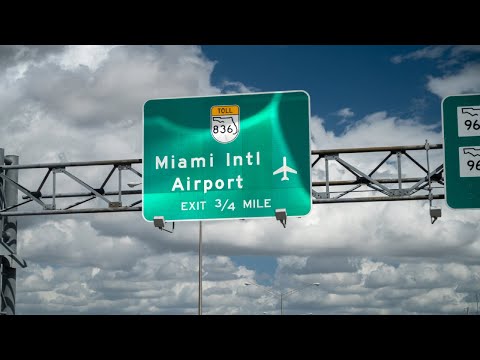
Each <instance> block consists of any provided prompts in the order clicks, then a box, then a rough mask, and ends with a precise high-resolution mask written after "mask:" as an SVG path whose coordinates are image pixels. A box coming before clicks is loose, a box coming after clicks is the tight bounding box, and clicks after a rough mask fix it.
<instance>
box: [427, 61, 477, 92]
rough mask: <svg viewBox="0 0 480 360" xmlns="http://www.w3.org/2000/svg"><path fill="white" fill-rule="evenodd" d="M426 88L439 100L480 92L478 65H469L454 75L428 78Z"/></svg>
mask: <svg viewBox="0 0 480 360" xmlns="http://www.w3.org/2000/svg"><path fill="white" fill-rule="evenodd" d="M427 88H428V90H430V91H431V92H432V93H434V94H435V95H437V96H439V97H440V98H444V97H446V96H449V95H458V94H469V93H478V92H479V91H480V63H470V64H467V65H465V67H464V68H463V69H461V70H460V71H458V72H457V73H454V74H449V75H444V76H439V77H434V76H429V77H428V83H427Z"/></svg>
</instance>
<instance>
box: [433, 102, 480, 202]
mask: <svg viewBox="0 0 480 360" xmlns="http://www.w3.org/2000/svg"><path fill="white" fill-rule="evenodd" d="M442 121H443V140H444V141H443V148H444V155H445V156H444V158H445V162H444V173H445V200H446V202H447V205H448V206H449V207H451V208H452V209H478V208H480V94H478V95H457V96H448V97H446V98H445V99H443V102H442Z"/></svg>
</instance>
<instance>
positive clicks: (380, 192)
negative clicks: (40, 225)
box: [0, 143, 444, 217]
mask: <svg viewBox="0 0 480 360" xmlns="http://www.w3.org/2000/svg"><path fill="white" fill-rule="evenodd" d="M439 149H442V144H434V145H429V144H428V143H426V144H425V145H416V146H390V147H370V148H347V149H331V150H313V151H312V152H311V154H312V155H314V156H315V155H316V156H317V158H316V159H315V160H314V161H313V163H312V168H314V167H315V166H318V165H317V164H319V163H320V160H321V159H324V161H325V171H324V175H325V177H324V179H314V181H313V182H312V195H313V199H312V203H313V204H331V203H347V202H348V203H350V202H374V201H402V200H430V201H431V199H443V198H444V195H443V193H437V194H435V195H434V194H432V187H431V184H432V183H434V184H435V185H436V186H435V188H436V190H437V192H439V191H438V190H439V189H441V190H443V185H444V183H443V164H442V165H439V166H438V167H437V168H435V169H434V170H433V171H430V172H428V170H427V169H426V168H425V167H424V166H423V165H422V164H421V161H418V159H415V158H414V157H413V156H411V154H409V152H416V153H417V154H418V153H419V152H421V151H425V152H426V157H428V156H429V151H428V150H430V151H432V150H439ZM361 153H379V154H380V155H381V157H380V159H379V162H378V164H377V165H376V166H375V167H374V168H373V169H372V170H365V169H360V168H359V167H358V165H353V164H351V163H349V162H347V161H346V160H345V159H344V158H343V157H342V156H343V155H345V154H361ZM392 157H394V158H396V164H397V170H398V171H397V174H396V177H391V178H385V177H382V178H376V177H375V173H376V172H377V171H378V169H380V168H381V166H382V165H383V164H385V163H386V162H387V161H388V160H389V159H390V158H392ZM402 158H405V159H406V160H407V161H410V162H411V163H413V164H414V165H415V166H416V167H417V168H418V169H420V170H421V171H422V172H424V173H425V176H424V177H411V176H410V177H408V176H406V175H405V174H402ZM141 162H142V160H141V159H126V160H113V161H109V160H107V161H85V162H63V163H47V164H27V165H12V164H10V163H7V164H6V165H2V164H0V178H1V179H2V180H4V181H6V182H8V183H10V184H12V185H13V186H15V187H16V188H17V189H18V190H20V191H21V192H23V193H24V194H25V195H24V196H23V199H24V200H25V201H23V202H21V203H19V204H16V205H13V206H9V207H7V206H6V205H5V203H4V202H2V201H0V217H1V216H29V215H56V214H82V213H100V212H104V213H105V212H108V213H112V212H125V211H141V210H142V207H141V200H136V201H134V202H132V203H131V204H128V205H126V204H124V203H123V202H122V196H131V195H137V196H138V195H140V194H141V193H142V191H141V190H128V189H122V171H124V170H129V171H131V172H132V173H133V174H135V175H136V176H138V177H140V178H141V177H142V174H141V173H140V172H139V171H138V170H136V169H134V168H133V167H132V165H134V164H141ZM334 162H336V163H337V164H339V165H340V166H342V167H343V168H344V169H346V170H347V171H348V172H349V173H351V174H352V175H353V177H354V179H352V180H345V179H332V178H331V176H330V173H331V171H329V168H330V166H331V164H332V163H334ZM94 166H95V167H102V166H103V167H105V166H110V167H111V169H110V171H109V173H108V175H107V176H106V178H105V179H103V181H101V185H100V186H99V187H95V185H92V184H88V183H86V182H85V181H83V180H81V179H80V177H79V176H75V175H73V174H72V173H71V172H70V171H68V170H67V168H73V167H76V168H80V169H82V168H91V167H94ZM9 169H18V170H25V169H36V170H38V171H41V170H46V173H45V174H44V175H42V174H38V179H39V180H40V181H39V185H38V187H36V190H30V189H28V188H27V187H26V186H24V185H21V184H20V183H19V182H16V181H14V180H12V179H10V178H8V176H7V175H5V170H9ZM403 169H404V168H403ZM115 172H117V174H118V188H117V190H115V191H105V186H106V185H107V183H108V181H109V180H110V179H111V177H112V176H113V174H114V173H115ZM60 174H63V176H66V177H68V178H69V179H70V180H71V181H73V182H74V183H76V184H79V185H81V186H82V187H84V188H85V189H86V191H85V192H58V190H57V176H59V175H60ZM20 177H21V176H20ZM48 178H51V179H52V185H53V186H52V192H51V193H50V194H43V193H42V189H43V187H44V184H45V182H46V181H47V179H48ZM411 183H413V185H411V186H406V185H407V184H411ZM346 186H347V187H348V188H347V189H345V187H346ZM350 186H351V187H350ZM336 189H339V190H338V191H336ZM333 190H335V191H333ZM421 191H426V192H428V193H426V194H419V192H421ZM365 192H369V193H370V194H369V196H365ZM362 195H363V196H362ZM112 196H113V197H114V198H115V197H116V198H117V199H116V200H117V201H115V200H113V199H110V198H109V197H112ZM68 198H70V199H72V201H73V202H72V203H71V204H68V205H66V206H64V207H63V208H61V209H58V208H57V205H56V199H68ZM79 198H84V199H79ZM85 198H87V199H85ZM97 198H98V199H101V200H102V202H101V203H103V204H105V205H106V206H105V207H101V206H100V205H98V206H96V207H92V208H77V206H79V205H81V204H84V203H87V202H88V201H91V200H94V199H97ZM49 199H51V200H49ZM45 200H49V201H47V202H46V201H45ZM50 201H51V202H50ZM32 202H33V203H36V204H37V205H38V206H39V207H40V208H39V209H38V210H31V209H25V205H26V204H30V203H32ZM14 208H15V209H16V211H11V210H12V209H14Z"/></svg>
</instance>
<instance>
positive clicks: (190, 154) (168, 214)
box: [142, 91, 312, 221]
mask: <svg viewBox="0 0 480 360" xmlns="http://www.w3.org/2000/svg"><path fill="white" fill-rule="evenodd" d="M310 164H311V162H310V97H309V95H308V94H307V93H306V92H305V91H278V92H268V93H247V94H232V95H217V96H198V97H184V98H166V99H152V100H148V101H147V102H146V103H145V104H144V107H143V186H142V189H143V191H142V197H143V206H142V214H143V217H144V219H145V220H146V221H153V218H154V217H155V216H163V217H164V218H165V220H167V221H183V220H222V219H247V218H267V217H275V210H276V209H286V211H287V215H288V216H296V217H300V216H304V215H307V214H308V213H309V212H310V210H311V206H312V200H311V192H312V191H311V184H312V182H311V175H310Z"/></svg>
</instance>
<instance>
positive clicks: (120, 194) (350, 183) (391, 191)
mask: <svg viewBox="0 0 480 360" xmlns="http://www.w3.org/2000/svg"><path fill="white" fill-rule="evenodd" d="M441 149H442V144H429V143H428V142H426V143H425V144H424V145H415V146H390V147H389V146H385V147H370V148H346V149H331V150H312V151H311V155H312V159H313V162H312V165H311V166H312V171H313V170H316V169H318V168H319V167H320V171H319V172H320V174H321V175H322V174H323V176H320V177H319V178H317V179H316V180H315V179H314V176H313V175H312V179H313V181H312V203H313V204H332V203H350V202H376V201H400V200H428V201H429V202H430V216H431V219H432V223H433V222H434V221H435V220H436V219H437V218H438V217H440V216H441V211H440V209H439V208H435V207H433V206H432V200H434V199H443V198H444V193H443V189H444V179H443V163H442V164H439V165H438V166H437V167H435V168H434V170H430V155H429V153H430V152H431V151H437V150H441ZM413 152H415V153H416V154H418V153H420V154H424V157H423V159H422V160H418V158H417V159H415V158H414V157H413V156H412V155H411V153H413ZM372 153H375V154H377V156H379V162H378V164H377V165H376V166H375V167H374V168H373V169H360V166H359V165H353V164H352V161H351V160H350V161H347V160H346V159H345V156H347V157H348V156H349V155H351V154H372ZM392 157H393V158H394V159H395V165H396V168H397V172H396V176H394V177H377V176H376V174H378V170H379V169H380V167H381V166H382V165H384V164H385V163H387V162H388V160H390V159H391V158H392ZM322 159H323V160H324V162H322V161H320V160H322ZM402 159H405V161H410V162H412V163H413V164H414V165H415V167H414V168H415V169H417V170H420V171H421V172H422V173H423V174H424V175H422V176H420V177H419V176H416V177H414V176H408V174H406V173H404V172H405V169H406V168H405V167H403V168H402ZM141 162H142V160H141V159H126V160H106V161H85V162H60V163H46V164H27V165H21V164H19V157H18V156H16V155H7V156H4V150H3V149H1V148H0V225H1V229H2V236H1V241H0V260H1V262H0V263H1V271H2V277H1V309H0V311H1V313H5V314H14V313H15V281H16V268H17V267H26V266H27V264H26V262H25V260H23V259H21V258H20V257H19V256H18V255H17V251H16V247H17V246H16V245H17V236H16V235H17V221H16V218H17V217H19V216H36V215H59V214H85V213H102V212H103V213H115V212H126V211H141V210H142V206H141V202H142V200H141V195H142V190H137V189H127V188H125V184H124V182H123V183H122V173H123V172H124V171H128V172H131V173H133V174H134V176H135V177H136V178H140V179H141V178H142V173H141V172H140V170H139V169H140V168H141ZM360 162H361V161H360ZM425 162H426V164H425V166H424V165H422V163H425ZM322 163H323V164H322ZM334 163H336V164H338V165H335V166H340V167H342V168H344V169H345V170H346V171H348V172H349V173H350V175H351V176H350V177H351V179H348V180H345V179H338V180H337V179H335V178H332V176H331V166H332V164H334ZM322 165H323V166H322ZM105 167H106V169H107V170H108V169H109V172H108V174H107V175H106V177H105V178H103V181H102V182H101V183H100V181H98V183H100V184H98V183H96V184H88V182H87V181H86V180H85V179H83V180H82V177H83V176H81V175H78V174H77V175H75V174H74V173H73V172H74V171H73V169H75V171H76V172H78V171H85V172H86V173H87V172H88V171H91V170H92V168H95V169H97V168H103V169H105ZM136 167H137V168H136ZM27 170H31V171H33V172H35V173H36V174H35V175H30V176H29V177H28V181H27V183H30V184H31V183H38V186H32V185H30V186H27V185H26V182H25V179H22V176H20V175H21V172H22V171H27ZM114 174H116V176H117V179H118V183H117V184H118V186H117V184H115V185H113V184H111V182H110V183H109V180H110V179H111V178H112V176H113V175H114ZM59 175H61V176H62V177H63V178H62V180H63V181H62V184H59V182H58V179H57V176H59ZM35 179H38V181H37V182H35V181H32V180H35ZM47 180H48V181H49V182H51V191H47V190H45V184H46V182H47ZM65 180H66V181H65ZM72 184H76V186H78V185H80V186H81V187H82V188H84V189H85V190H84V191H82V192H78V191H77V192H72V191H71V185H72ZM138 184H140V183H138V182H137V183H136V184H135V183H129V184H127V185H128V187H130V188H131V187H133V186H135V185H138ZM407 184H412V185H411V186H407ZM62 187H63V189H62ZM337 189H339V190H337ZM18 192H21V193H23V196H22V197H21V198H20V199H19V196H18ZM367 192H368V193H369V194H368V195H369V196H365V195H366V194H367ZM127 196H128V197H129V199H132V197H133V199H132V200H133V201H132V202H130V203H126V202H125V199H126V197H127ZM59 199H62V200H63V201H67V200H72V202H71V203H66V204H63V205H62V206H59ZM95 199H99V200H100V201H97V202H95V201H93V202H92V200H95ZM19 200H20V201H19ZM92 203H93V205H94V206H91V205H90V207H87V205H89V204H92Z"/></svg>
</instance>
